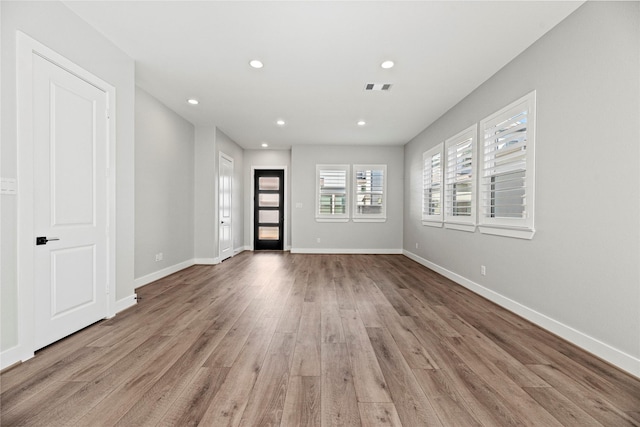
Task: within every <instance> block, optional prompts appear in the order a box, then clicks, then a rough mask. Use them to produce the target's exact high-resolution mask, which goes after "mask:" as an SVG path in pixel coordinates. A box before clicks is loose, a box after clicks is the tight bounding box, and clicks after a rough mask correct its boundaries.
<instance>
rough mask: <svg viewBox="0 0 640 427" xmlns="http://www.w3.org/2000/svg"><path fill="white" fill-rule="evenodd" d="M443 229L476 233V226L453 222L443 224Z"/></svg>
mask: <svg viewBox="0 0 640 427" xmlns="http://www.w3.org/2000/svg"><path fill="white" fill-rule="evenodd" d="M444 228H448V229H450V230H459V231H467V232H470V233H473V232H474V231H476V226H475V225H474V224H459V223H453V222H445V223H444Z"/></svg>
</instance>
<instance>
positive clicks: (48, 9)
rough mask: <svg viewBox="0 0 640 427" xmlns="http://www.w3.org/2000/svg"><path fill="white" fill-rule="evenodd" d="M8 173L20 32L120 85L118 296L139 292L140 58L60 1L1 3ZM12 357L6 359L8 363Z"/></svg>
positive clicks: (12, 250)
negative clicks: (137, 113) (136, 68)
mask: <svg viewBox="0 0 640 427" xmlns="http://www.w3.org/2000/svg"><path fill="white" fill-rule="evenodd" d="M0 8H1V11H2V12H1V19H2V22H1V27H2V29H1V33H0V34H1V36H2V41H1V51H2V52H1V61H2V77H1V82H0V84H1V92H2V99H1V110H2V115H1V122H2V130H1V134H0V135H1V137H2V142H1V145H0V150H1V162H2V163H1V165H0V167H1V168H2V177H7V178H16V175H17V171H16V164H17V152H16V148H17V147H16V138H17V129H16V71H15V70H16V37H15V35H16V30H20V31H22V32H24V33H26V34H27V35H29V36H31V37H32V38H34V39H36V40H37V41H39V42H41V43H43V44H45V45H46V46H48V47H49V48H51V49H53V50H55V51H56V52H58V53H59V54H61V55H62V56H65V57H66V58H68V59H69V60H71V61H72V62H74V63H76V64H77V65H79V66H80V67H82V68H84V69H86V70H88V71H89V72H91V73H93V74H95V75H96V76H98V77H100V78H101V79H103V80H105V81H107V82H108V83H110V84H111V85H113V86H115V88H116V102H117V106H116V108H117V115H116V126H117V128H116V140H117V142H116V144H117V145H116V165H117V170H116V174H117V188H116V194H117V196H116V198H117V199H116V209H117V211H116V216H117V217H116V219H117V229H116V237H117V247H116V253H117V255H116V290H115V291H116V300H121V299H124V298H126V297H129V296H131V295H133V293H134V290H133V251H134V249H133V248H134V233H133V226H134V219H133V218H134V215H133V213H134V200H133V197H134V189H133V185H132V182H133V168H134V148H133V147H134V74H135V72H134V61H133V60H132V59H131V58H129V57H128V56H127V55H125V54H124V53H123V52H122V51H121V50H120V49H118V48H117V47H116V46H114V45H113V44H112V43H111V42H109V41H108V40H107V39H105V38H104V37H103V36H102V35H101V34H99V33H98V32H97V31H96V30H95V29H93V28H92V27H90V26H89V25H88V24H86V23H85V22H84V21H82V20H81V19H80V18H78V16H77V15H75V14H74V13H73V12H71V11H70V10H69V9H68V8H67V7H66V6H64V5H63V4H62V3H59V2H8V1H2V2H0ZM16 216H17V204H16V196H6V195H3V196H2V219H1V221H0V227H1V232H0V235H1V236H2V245H1V248H2V253H1V256H2V272H1V280H2V287H1V291H0V292H1V294H0V296H1V301H2V306H1V307H0V311H1V312H2V315H1V316H2V317H1V319H0V320H1V323H2V330H1V331H0V332H1V333H0V337H1V338H0V350H1V351H3V352H4V351H6V350H7V349H9V348H11V347H14V346H15V345H17V344H18V342H17V341H18V336H17V318H18V313H17V291H18V284H17V278H16V274H17V271H16V270H17V263H16V250H17V249H16V248H17V242H16V239H17V235H16V225H17V223H16V220H17V218H16ZM5 362H6V360H3V364H4V363H5Z"/></svg>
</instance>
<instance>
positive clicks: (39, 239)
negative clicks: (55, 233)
mask: <svg viewBox="0 0 640 427" xmlns="http://www.w3.org/2000/svg"><path fill="white" fill-rule="evenodd" d="M54 240H60V239H59V238H57V237H52V238H50V239H48V238H47V237H45V236H41V237H36V245H46V244H47V242H52V241H54Z"/></svg>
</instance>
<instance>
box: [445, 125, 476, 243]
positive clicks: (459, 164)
mask: <svg viewBox="0 0 640 427" xmlns="http://www.w3.org/2000/svg"><path fill="white" fill-rule="evenodd" d="M477 134H478V127H477V126H476V125H473V126H471V127H469V128H468V129H466V130H464V131H462V132H460V133H459V134H457V135H455V136H453V137H451V138H449V139H447V140H446V141H445V153H446V160H445V162H446V165H445V170H446V174H445V197H444V206H445V212H444V218H445V226H446V227H447V228H455V229H459V230H466V231H473V230H474V229H475V222H476V177H475V163H476V159H475V158H476V135H477Z"/></svg>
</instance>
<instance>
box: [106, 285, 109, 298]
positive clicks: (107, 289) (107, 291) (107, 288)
mask: <svg viewBox="0 0 640 427" xmlns="http://www.w3.org/2000/svg"><path fill="white" fill-rule="evenodd" d="M106 293H107V295H109V282H107V287H106Z"/></svg>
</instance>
